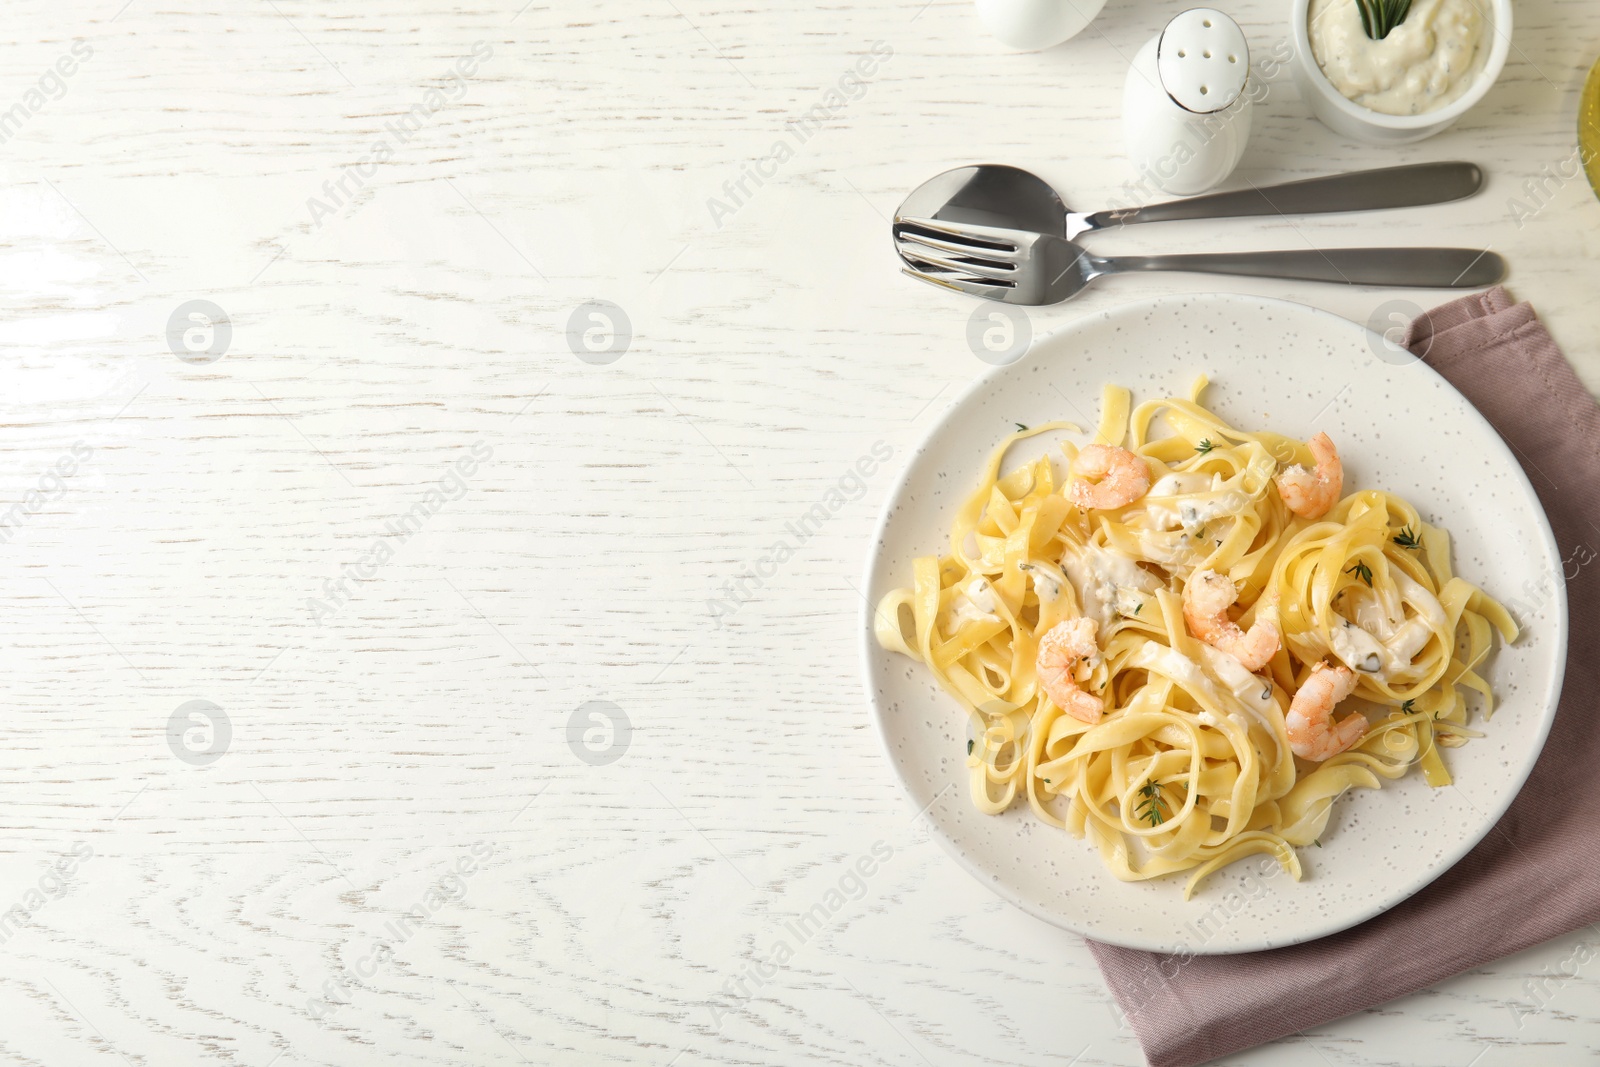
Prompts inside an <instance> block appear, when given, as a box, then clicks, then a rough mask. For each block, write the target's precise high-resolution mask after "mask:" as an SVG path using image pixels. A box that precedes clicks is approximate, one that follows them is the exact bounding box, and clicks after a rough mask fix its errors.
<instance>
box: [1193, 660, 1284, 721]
mask: <svg viewBox="0 0 1600 1067" xmlns="http://www.w3.org/2000/svg"><path fill="white" fill-rule="evenodd" d="M1200 658H1201V659H1202V660H1204V661H1205V667H1206V671H1207V672H1209V673H1210V675H1211V676H1212V677H1213V678H1215V679H1216V680H1217V682H1218V683H1219V684H1220V685H1221V686H1222V687H1223V688H1224V689H1226V690H1227V691H1228V692H1230V693H1232V694H1233V695H1234V698H1235V699H1237V700H1238V701H1239V703H1240V704H1242V705H1243V706H1244V707H1245V709H1246V710H1247V711H1251V712H1254V713H1255V715H1256V717H1257V718H1263V717H1264V716H1265V715H1266V712H1267V709H1268V708H1270V707H1271V706H1272V683H1271V682H1268V681H1266V680H1265V679H1263V678H1259V677H1257V676H1256V675H1254V674H1251V673H1250V672H1249V671H1247V670H1245V669H1244V664H1242V663H1240V662H1239V661H1238V660H1236V659H1234V658H1233V657H1232V656H1230V655H1228V654H1227V653H1226V652H1220V651H1218V650H1217V649H1214V648H1212V647H1211V646H1210V645H1201V646H1200Z"/></svg>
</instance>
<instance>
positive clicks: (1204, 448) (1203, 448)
mask: <svg viewBox="0 0 1600 1067" xmlns="http://www.w3.org/2000/svg"><path fill="white" fill-rule="evenodd" d="M1216 447H1217V446H1216V445H1214V444H1212V443H1211V438H1209V437H1207V438H1206V439H1205V440H1203V441H1201V442H1200V443H1199V444H1197V445H1195V446H1194V450H1195V451H1196V452H1198V453H1200V454H1201V455H1202V456H1203V455H1205V454H1206V453H1207V452H1210V451H1211V450H1212V449H1213V448H1216Z"/></svg>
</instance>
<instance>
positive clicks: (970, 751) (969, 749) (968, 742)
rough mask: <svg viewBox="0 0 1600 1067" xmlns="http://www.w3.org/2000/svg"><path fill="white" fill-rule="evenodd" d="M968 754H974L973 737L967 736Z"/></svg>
mask: <svg viewBox="0 0 1600 1067" xmlns="http://www.w3.org/2000/svg"><path fill="white" fill-rule="evenodd" d="M967 755H969V756H970V755H972V738H970V737H969V738H967Z"/></svg>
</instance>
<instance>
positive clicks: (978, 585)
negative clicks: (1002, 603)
mask: <svg viewBox="0 0 1600 1067" xmlns="http://www.w3.org/2000/svg"><path fill="white" fill-rule="evenodd" d="M952 603H954V604H955V608H956V610H955V614H954V615H952V616H951V618H950V622H951V625H952V626H953V627H954V628H955V629H958V630H959V629H960V628H961V627H962V626H965V625H966V624H967V623H969V622H993V621H994V620H995V619H998V618H999V617H1000V616H998V615H996V614H995V610H994V609H995V598H994V589H993V588H991V587H990V585H989V581H988V579H986V578H974V579H972V581H970V582H968V583H967V585H966V588H965V589H963V590H962V591H961V595H960V596H958V597H956V598H955V600H954V601H952Z"/></svg>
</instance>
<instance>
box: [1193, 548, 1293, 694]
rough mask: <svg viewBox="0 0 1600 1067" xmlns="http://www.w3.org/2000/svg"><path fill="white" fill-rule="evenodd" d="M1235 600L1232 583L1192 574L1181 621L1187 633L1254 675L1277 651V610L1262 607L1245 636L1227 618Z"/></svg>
mask: <svg viewBox="0 0 1600 1067" xmlns="http://www.w3.org/2000/svg"><path fill="white" fill-rule="evenodd" d="M1235 598H1236V594H1235V593H1234V589H1233V583H1232V582H1230V581H1229V580H1228V579H1227V578H1226V577H1224V576H1223V575H1220V574H1218V573H1217V572H1216V571H1209V570H1208V571H1195V572H1194V574H1192V575H1190V576H1189V581H1188V582H1187V583H1186V584H1185V585H1184V587H1183V621H1184V622H1186V623H1188V624H1189V632H1190V633H1192V634H1194V635H1195V636H1196V637H1198V638H1199V639H1200V640H1202V641H1204V642H1205V643H1206V644H1208V645H1210V646H1211V647H1212V648H1214V649H1217V650H1218V651H1219V652H1226V653H1227V654H1228V655H1230V656H1232V657H1233V658H1234V659H1236V660H1238V661H1239V662H1240V664H1242V665H1243V666H1244V669H1245V670H1247V671H1250V672H1252V673H1254V672H1255V671H1259V670H1260V669H1261V668H1262V667H1265V666H1266V665H1267V661H1268V660H1270V659H1271V658H1272V657H1273V655H1274V653H1276V652H1277V651H1278V642H1279V633H1278V610H1277V607H1276V606H1275V605H1270V604H1269V605H1263V606H1262V608H1261V609H1259V610H1258V611H1257V612H1256V621H1255V624H1254V625H1252V626H1251V627H1250V632H1249V633H1246V632H1245V631H1243V630H1241V629H1239V624H1238V623H1236V622H1234V621H1233V620H1232V619H1230V618H1229V617H1228V609H1229V608H1230V607H1232V606H1233V602H1234V600H1235Z"/></svg>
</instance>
